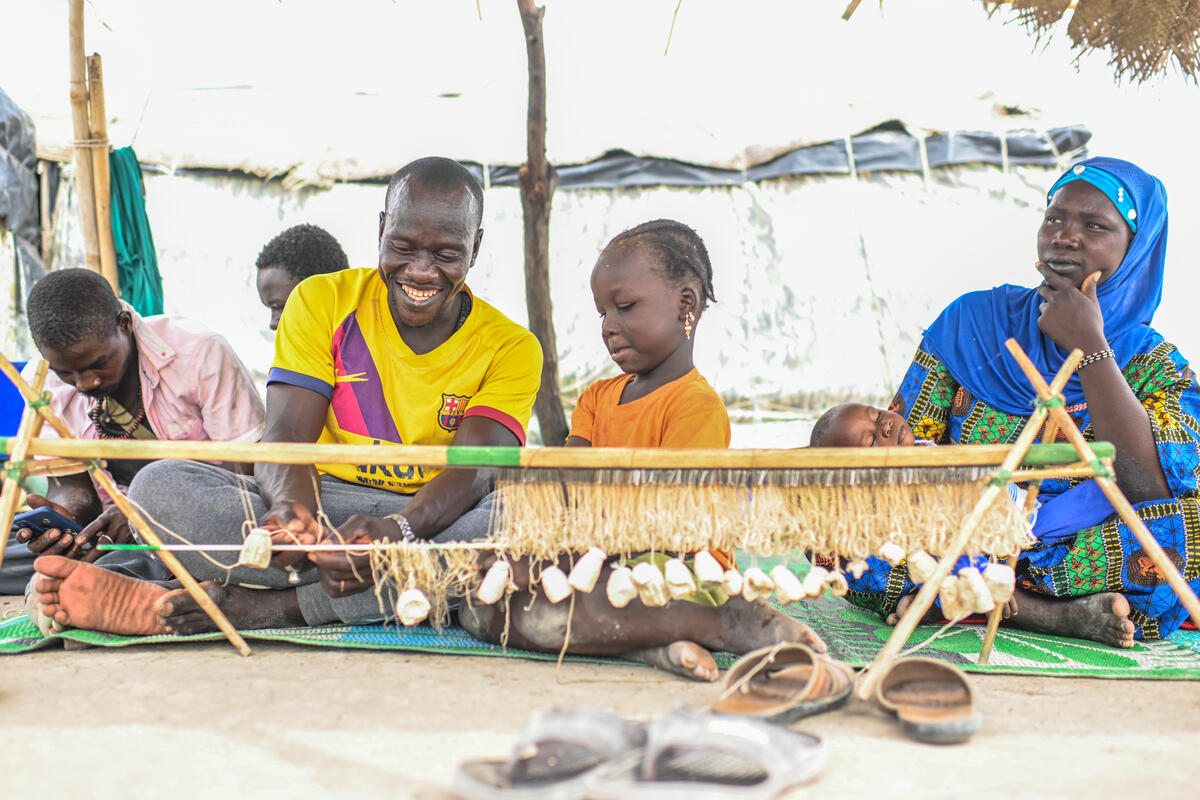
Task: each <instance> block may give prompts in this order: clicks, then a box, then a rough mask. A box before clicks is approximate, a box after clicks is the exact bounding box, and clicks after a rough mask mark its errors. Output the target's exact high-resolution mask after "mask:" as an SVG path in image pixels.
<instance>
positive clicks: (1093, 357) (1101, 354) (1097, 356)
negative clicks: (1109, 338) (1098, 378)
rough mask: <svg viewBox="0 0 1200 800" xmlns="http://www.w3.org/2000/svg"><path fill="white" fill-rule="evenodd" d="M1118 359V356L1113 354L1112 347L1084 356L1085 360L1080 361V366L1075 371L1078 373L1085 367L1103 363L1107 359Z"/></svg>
mask: <svg viewBox="0 0 1200 800" xmlns="http://www.w3.org/2000/svg"><path fill="white" fill-rule="evenodd" d="M1116 357H1117V354H1116V353H1114V352H1113V350H1112V348H1111V347H1110V348H1108V349H1107V350H1097V351H1096V352H1095V353H1090V354H1088V355H1086V356H1084V357H1083V358H1081V359H1079V365H1078V366H1077V367H1075V371H1076V372H1078V371H1079V370H1081V369H1083V368H1084V367H1086V366H1088V365H1090V364H1095V363H1096V362H1097V361H1103V360H1104V359H1106V358H1116Z"/></svg>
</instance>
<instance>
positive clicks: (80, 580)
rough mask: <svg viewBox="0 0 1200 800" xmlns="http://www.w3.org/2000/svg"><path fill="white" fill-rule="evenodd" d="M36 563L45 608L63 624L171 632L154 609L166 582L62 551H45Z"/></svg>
mask: <svg viewBox="0 0 1200 800" xmlns="http://www.w3.org/2000/svg"><path fill="white" fill-rule="evenodd" d="M33 568H34V570H36V571H37V574H38V575H37V578H35V580H34V585H33V588H34V592H36V593H37V595H38V602H40V603H41V607H42V613H43V614H45V615H46V616H47V617H49V618H51V619H53V620H54V621H55V622H57V623H58V624H59V625H63V626H71V627H75V628H85V629H87V630H94V631H104V632H106V633H117V634H123V635H126V636H149V635H153V634H160V633H167V632H168V631H167V629H166V628H165V627H164V626H163V624H162V621H161V619H160V618H159V617H158V615H156V614H155V613H154V604H155V602H156V601H157V600H158V599H159V597H161V596H162V595H163V594H164V593H165V592H166V589H164V588H162V587H161V586H158V585H156V584H153V583H148V582H146V581H139V580H135V579H134V578H126V577H125V576H123V575H118V574H117V573H115V572H109V571H108V570H105V569H101V568H100V567H97V566H95V565H94V564H86V563H83V562H80V561H74V560H72V559H69V558H63V557H62V556H42V557H41V558H39V559H38V560H37V561H35V562H33Z"/></svg>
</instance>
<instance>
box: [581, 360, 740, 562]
mask: <svg viewBox="0 0 1200 800" xmlns="http://www.w3.org/2000/svg"><path fill="white" fill-rule="evenodd" d="M633 377H634V376H633V375H618V376H617V377H615V378H608V379H607V380H603V381H596V382H595V383H593V384H592V385H591V386H589V387H587V388H586V389H584V390H583V394H581V395H580V396H579V404H578V405H576V406H575V411H574V412H573V413H572V414H571V435H572V436H578V437H580V438H581V439H587V440H588V441H589V442H591V443H592V447H681V448H682V447H729V412H727V411H726V410H725V403H723V402H722V401H721V397H720V395H718V394H717V393H716V392H715V391H713V388H712V387H711V386H709V385H708V381H706V380H704V376H702V375H701V374H700V373H699V372H697V371H696V368H695V367H692V369H691V371H690V372H688V374H686V375H684V376H683V377H682V378H676V379H675V380H673V381H671V382H670V383H668V384H667V385H666V386H660V387H659V388H657V389H655V390H654V391H653V392H651V393H650V394H648V395H646V396H645V397H639V398H638V399H637V400H634V401H632V402H629V403H625V404H624V405H622V404H621V392H623V391H625V387H626V386H628V385H629V382H630V381H631V380H633ZM709 552H710V553H712V555H713V557H714V558H716V559H717V561H718V562H720V564H721V565H722V566H723V567H725V568H726V569H730V568H732V567H733V566H734V564H735V562H734V559H733V554H732V553H727V552H725V551H724V550H709Z"/></svg>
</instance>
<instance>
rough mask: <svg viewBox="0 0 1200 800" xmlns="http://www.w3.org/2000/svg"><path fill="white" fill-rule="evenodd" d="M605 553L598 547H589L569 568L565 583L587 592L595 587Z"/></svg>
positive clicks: (579, 590) (605, 556)
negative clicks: (569, 571) (569, 572)
mask: <svg viewBox="0 0 1200 800" xmlns="http://www.w3.org/2000/svg"><path fill="white" fill-rule="evenodd" d="M605 558H607V555H606V554H605V552H604V551H603V550H601V549H600V548H599V547H592V548H589V549H588V551H587V552H586V553H584V554H583V555H582V556H581V557H580V559H579V560H578V561H576V562H575V566H574V567H572V568H571V574H570V575H568V576H567V583H569V584H570V585H571V588H572V589H574V590H575V591H577V592H583V593H585V594H586V593H588V592H590V591H592V589H594V588H595V587H596V581H598V580H599V579H600V570H601V569H602V568H603V567H604V559H605Z"/></svg>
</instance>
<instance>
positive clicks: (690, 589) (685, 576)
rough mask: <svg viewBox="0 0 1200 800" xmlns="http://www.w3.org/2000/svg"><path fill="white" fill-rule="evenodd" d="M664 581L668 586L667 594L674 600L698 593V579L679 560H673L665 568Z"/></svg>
mask: <svg viewBox="0 0 1200 800" xmlns="http://www.w3.org/2000/svg"><path fill="white" fill-rule="evenodd" d="M663 579H664V580H665V582H666V584H667V592H668V593H669V594H670V595H671V598H672V599H673V600H678V599H679V598H681V597H687V596H688V595H689V594H692V593H694V592H695V591H696V578H695V576H693V575H692V571H691V570H690V569H688V568H687V564H684V563H683V562H682V561H680V560H679V559H678V558H672V559H671V560H669V561H668V562H667V563H666V565H665V566H664V567H663Z"/></svg>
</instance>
